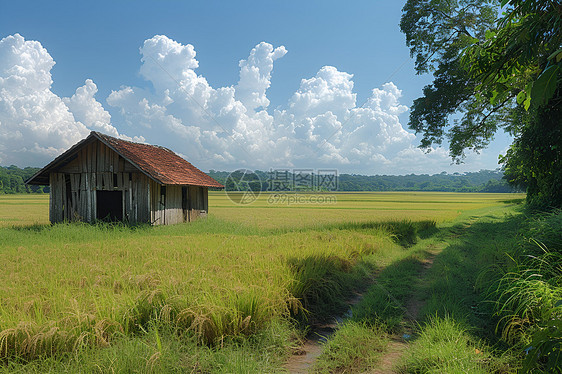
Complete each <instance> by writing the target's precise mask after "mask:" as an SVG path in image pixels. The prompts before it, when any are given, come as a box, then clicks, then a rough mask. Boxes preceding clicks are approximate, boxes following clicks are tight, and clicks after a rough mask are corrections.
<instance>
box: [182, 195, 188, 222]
mask: <svg viewBox="0 0 562 374" xmlns="http://www.w3.org/2000/svg"><path fill="white" fill-rule="evenodd" d="M189 208H190V206H189V194H188V190H187V186H183V187H182V188H181V209H182V210H183V221H184V222H189Z"/></svg>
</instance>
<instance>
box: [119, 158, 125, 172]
mask: <svg viewBox="0 0 562 374" xmlns="http://www.w3.org/2000/svg"><path fill="white" fill-rule="evenodd" d="M117 171H118V172H120V173H122V172H124V171H125V159H124V158H123V157H121V156H119V167H118V169H117Z"/></svg>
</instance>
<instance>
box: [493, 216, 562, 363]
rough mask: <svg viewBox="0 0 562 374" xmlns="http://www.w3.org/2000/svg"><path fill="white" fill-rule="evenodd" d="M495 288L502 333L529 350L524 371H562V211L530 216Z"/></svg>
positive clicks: (494, 294)
mask: <svg viewBox="0 0 562 374" xmlns="http://www.w3.org/2000/svg"><path fill="white" fill-rule="evenodd" d="M518 238H519V239H518V243H517V245H516V246H515V248H513V249H512V251H510V253H509V257H510V258H511V260H512V261H511V264H510V266H508V267H505V268H504V274H503V275H502V276H501V277H499V278H498V279H497V280H496V281H495V282H494V283H493V284H492V286H491V287H490V298H491V299H493V300H495V307H496V308H495V309H496V313H497V315H498V317H499V318H500V320H499V323H498V329H499V330H500V332H501V333H502V336H503V337H504V339H505V340H506V341H508V342H509V343H511V344H514V345H515V346H516V347H518V348H519V349H520V351H521V352H524V355H525V357H526V360H525V366H524V369H525V371H530V370H537V371H544V372H553V371H560V370H562V357H561V354H560V352H562V330H561V329H562V308H561V305H562V212H560V211H556V212H551V213H548V214H536V215H533V216H531V217H530V218H529V219H528V220H527V221H526V222H525V223H524V224H523V225H522V228H521V230H520V232H519V235H518Z"/></svg>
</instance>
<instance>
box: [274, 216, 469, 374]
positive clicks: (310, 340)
mask: <svg viewBox="0 0 562 374" xmlns="http://www.w3.org/2000/svg"><path fill="white" fill-rule="evenodd" d="M472 221H473V219H471V220H470V221H469V222H468V223H464V224H463V225H462V226H461V227H455V228H451V229H449V230H450V232H449V235H447V237H448V238H449V239H455V238H459V237H461V236H462V235H463V234H464V233H465V232H466V230H467V229H468V228H469V227H470V226H471V224H472ZM448 245H449V244H448V243H447V241H446V240H443V241H441V242H440V243H438V244H437V245H436V244H432V245H429V246H428V247H427V248H426V249H425V252H426V256H425V258H424V259H423V260H422V269H421V271H420V272H419V273H418V276H417V279H418V283H417V284H418V285H421V286H422V287H423V284H424V281H425V279H426V276H427V273H428V272H429V270H430V269H431V267H432V266H433V262H434V260H435V258H436V257H437V255H438V254H439V253H440V252H441V251H442V250H443V249H444V248H446V247H447V246H448ZM374 279H375V282H376V275H375V276H374ZM361 299H362V295H361V294H359V293H357V294H356V296H355V298H354V299H353V300H350V302H349V303H348V304H349V306H350V307H351V306H353V305H355V304H357V303H359V302H360V301H361ZM424 304H425V301H424V300H422V299H421V295H420V292H419V291H417V290H416V291H414V292H413V293H412V295H411V297H410V298H409V299H408V300H407V301H406V303H405V305H404V306H403V308H404V311H405V312H406V313H405V314H406V318H405V319H404V321H403V329H402V331H403V332H402V335H392V336H390V337H389V340H390V342H389V344H388V346H387V349H386V351H385V352H384V353H383V356H382V357H381V359H380V364H379V365H378V367H377V368H375V369H374V370H372V371H370V372H369V373H372V374H385V373H394V372H395V369H396V364H397V363H398V362H399V361H400V359H401V357H402V355H403V354H404V352H405V351H406V349H407V348H408V340H409V338H410V337H412V336H413V334H414V326H415V325H416V323H417V320H418V317H419V313H420V310H421V309H422V308H423V306H424ZM348 314H349V312H348ZM345 318H346V316H344V317H343V318H334V320H335V321H334V323H332V324H327V325H318V326H312V329H311V333H310V334H309V336H308V337H307V339H306V340H305V342H304V343H303V345H302V346H301V347H299V349H297V350H296V351H295V352H294V354H293V355H292V356H291V357H290V358H289V360H288V361H287V363H286V365H285V366H284V368H285V369H286V370H287V371H288V372H289V373H308V372H309V370H310V369H312V367H313V366H314V362H315V361H316V359H317V358H318V357H319V356H320V355H321V354H322V350H323V346H322V344H323V343H324V342H325V341H326V340H328V339H329V337H330V335H332V334H333V333H334V331H335V329H336V328H337V323H338V322H341V321H342V320H343V319H345Z"/></svg>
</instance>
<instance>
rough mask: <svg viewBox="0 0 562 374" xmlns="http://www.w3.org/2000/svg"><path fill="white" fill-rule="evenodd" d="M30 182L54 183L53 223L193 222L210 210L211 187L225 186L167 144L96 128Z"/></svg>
mask: <svg viewBox="0 0 562 374" xmlns="http://www.w3.org/2000/svg"><path fill="white" fill-rule="evenodd" d="M26 183H28V184H49V185H50V187H51V195H50V203H49V204H50V209H49V217H50V220H51V222H53V223H54V222H60V221H65V220H66V221H79V220H80V221H88V222H92V221H95V220H99V219H108V220H112V221H127V222H130V223H139V222H150V223H152V224H172V223H178V222H184V221H191V220H193V219H196V218H197V217H200V216H202V215H206V213H207V210H208V188H209V187H218V188H222V187H223V186H222V185H221V184H220V183H218V182H217V181H215V180H214V179H213V178H211V177H210V176H208V175H207V174H205V173H203V172H202V171H201V170H199V169H197V168H196V167H195V166H193V165H192V164H191V163H189V162H187V161H186V160H184V159H183V158H181V157H179V156H178V155H176V154H175V153H174V152H172V151H170V150H169V149H167V148H164V147H159V146H154V145H148V144H141V143H134V142H129V141H126V140H122V139H117V138H113V137H111V136H108V135H104V134H101V133H98V132H94V131H93V132H92V133H90V135H89V136H88V137H87V138H86V139H84V140H82V141H81V142H79V143H77V144H76V145H74V146H73V147H71V148H70V149H69V150H68V151H66V152H64V153H63V154H62V155H60V156H59V157H57V158H56V159H55V160H53V161H52V162H51V163H49V164H48V165H47V166H45V167H44V168H43V169H41V170H40V171H38V172H37V173H36V174H35V175H34V176H33V177H31V178H30V179H29V180H28V181H27V182H26Z"/></svg>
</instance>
